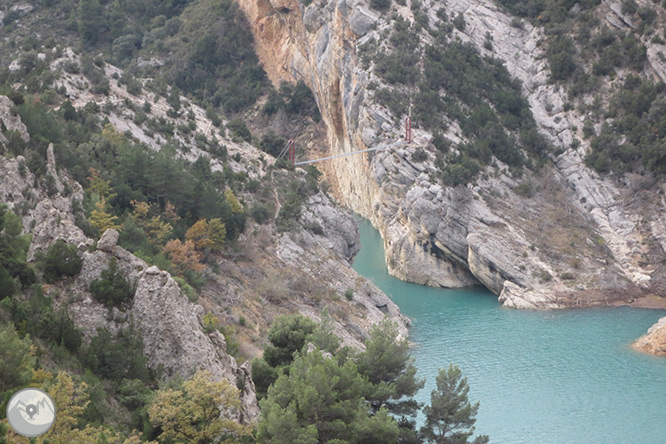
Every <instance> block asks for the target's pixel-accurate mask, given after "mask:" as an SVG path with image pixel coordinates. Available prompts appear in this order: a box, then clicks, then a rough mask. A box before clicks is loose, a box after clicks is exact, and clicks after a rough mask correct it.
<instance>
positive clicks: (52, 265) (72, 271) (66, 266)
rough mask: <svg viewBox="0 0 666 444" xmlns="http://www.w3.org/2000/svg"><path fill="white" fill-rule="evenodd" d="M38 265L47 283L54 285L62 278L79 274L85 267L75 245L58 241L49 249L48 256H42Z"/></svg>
mask: <svg viewBox="0 0 666 444" xmlns="http://www.w3.org/2000/svg"><path fill="white" fill-rule="evenodd" d="M38 263H39V264H40V267H41V270H42V273H43V274H44V279H45V280H46V282H49V283H53V282H55V281H56V280H57V279H59V278H60V277H63V276H64V277H71V276H76V275H77V274H79V272H80V271H81V267H82V266H83V259H81V257H80V256H79V254H78V252H77V250H76V247H75V246H74V245H69V244H67V243H66V242H65V241H63V240H62V239H58V240H57V241H55V242H54V243H53V244H52V245H51V246H50V247H49V248H48V250H47V251H46V255H43V254H42V255H40V257H39V258H38Z"/></svg>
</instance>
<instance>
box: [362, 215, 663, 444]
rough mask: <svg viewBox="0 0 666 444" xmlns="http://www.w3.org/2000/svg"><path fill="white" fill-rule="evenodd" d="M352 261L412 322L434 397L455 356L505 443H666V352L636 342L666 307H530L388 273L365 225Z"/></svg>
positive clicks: (423, 396) (481, 426)
mask: <svg viewBox="0 0 666 444" xmlns="http://www.w3.org/2000/svg"><path fill="white" fill-rule="evenodd" d="M361 242H362V248H361V252H360V253H359V254H358V256H357V257H356V259H355V261H354V268H355V269H356V270H357V271H358V272H359V273H360V274H362V275H363V276H365V277H367V278H369V279H370V280H372V282H374V283H375V284H376V285H377V286H378V287H379V288H381V289H382V290H383V291H384V292H386V294H388V295H389V296H390V297H391V298H392V299H393V301H395V303H397V304H398V305H399V306H400V309H401V310H402V312H403V313H404V314H406V315H407V316H409V317H410V318H411V320H412V328H411V331H410V340H411V341H412V342H413V343H414V349H413V352H412V353H413V356H414V357H415V358H416V366H417V367H418V369H419V374H420V376H421V377H425V378H426V379H427V380H426V385H425V388H424V389H423V390H421V392H419V394H418V399H419V401H420V402H424V401H429V398H430V392H431V391H432V390H433V389H434V387H435V377H436V375H437V369H438V368H440V367H448V365H449V363H455V364H456V365H458V366H459V367H461V369H462V371H463V373H464V375H466V376H467V378H468V381H469V384H470V386H471V389H470V399H472V400H474V401H480V402H481V407H480V409H479V414H478V421H477V424H476V425H477V427H476V429H477V432H478V433H485V434H488V435H489V436H490V441H491V443H505V444H519V443H525V444H634V443H635V444H662V443H666V359H664V358H657V357H653V356H647V355H644V354H641V353H638V352H635V351H633V350H632V349H631V348H630V347H629V345H630V344H631V342H632V341H633V340H634V339H635V338H637V337H639V336H640V335H641V334H643V333H644V332H645V331H646V330H647V328H648V327H649V326H650V325H652V324H653V323H654V322H655V321H656V320H657V319H659V318H660V317H662V316H664V315H666V312H665V311H651V310H640V309H631V308H616V309H589V310H567V311H556V312H525V311H517V310H509V309H503V308H501V307H500V305H499V304H498V303H497V298H496V297H495V296H494V295H493V294H491V293H489V292H488V291H486V290H481V289H477V290H462V291H461V290H443V289H433V288H427V287H422V286H419V285H414V284H409V283H406V282H402V281H400V280H398V279H396V278H394V277H391V276H389V275H388V273H387V271H386V267H385V265H384V250H383V247H382V242H381V238H380V236H379V233H378V232H377V231H376V230H375V229H374V228H373V227H372V225H370V223H369V222H367V221H365V220H364V221H362V222H361Z"/></svg>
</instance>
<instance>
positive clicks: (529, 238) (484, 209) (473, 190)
mask: <svg viewBox="0 0 666 444" xmlns="http://www.w3.org/2000/svg"><path fill="white" fill-rule="evenodd" d="M239 4H240V5H241V7H242V8H243V9H244V10H245V12H246V14H247V16H248V18H249V21H250V24H251V26H252V30H253V33H254V35H255V38H256V42H257V51H258V54H259V56H260V58H261V60H262V63H263V64H264V66H265V68H266V70H267V71H268V73H269V77H270V78H271V79H272V80H273V82H276V83H277V82H278V81H280V80H295V79H303V80H305V81H306V83H308V85H309V86H310V87H311V88H312V90H313V92H314V93H315V96H316V98H317V102H318V104H319V107H320V109H321V112H322V116H323V118H324V120H325V122H326V124H327V127H328V138H329V149H330V152H331V153H332V154H337V153H343V152H349V151H352V150H354V149H359V148H364V147H366V146H377V145H380V144H382V143H386V142H388V141H394V140H398V139H399V138H400V134H401V133H402V128H398V127H396V126H395V125H394V124H393V123H391V118H390V116H389V115H388V112H387V111H386V110H385V109H383V108H382V107H380V106H379V105H377V103H375V102H374V100H373V99H372V96H371V95H372V93H370V92H369V89H368V88H367V86H368V84H369V82H370V81H375V82H378V83H380V84H381V79H379V78H378V77H377V76H376V75H374V73H372V72H367V71H365V70H364V69H363V68H362V66H361V63H360V61H359V58H358V57H357V54H356V48H357V47H358V46H359V45H360V44H361V43H363V42H365V41H366V40H367V39H368V38H370V37H373V38H375V39H380V40H381V38H382V37H381V32H382V31H383V30H385V29H386V28H387V26H388V24H387V17H386V16H381V15H379V14H378V13H376V12H374V11H371V10H369V9H368V5H367V3H366V2H364V1H354V0H349V1H340V2H328V3H315V2H313V3H311V4H310V5H308V6H303V5H302V4H301V3H300V2H297V1H290V0H274V1H260V2H251V1H249V0H239ZM443 6H446V8H447V12H448V13H449V14H451V13H458V12H464V14H465V21H466V22H467V26H466V27H465V31H464V32H460V31H454V32H455V34H456V36H457V37H459V38H460V39H462V40H463V41H469V42H472V43H473V44H474V45H476V46H477V47H478V48H479V50H480V51H481V52H482V53H483V54H490V53H492V55H494V56H495V57H500V58H502V59H503V60H504V61H505V62H506V66H507V69H508V70H509V71H510V72H511V74H512V75H513V76H515V77H517V78H518V79H520V80H521V81H522V82H523V88H524V93H525V95H526V96H527V98H528V100H529V103H530V105H531V107H532V110H533V113H534V117H535V119H536V121H537V124H538V125H539V127H540V129H541V131H542V132H543V133H544V134H546V135H548V136H549V137H550V139H551V140H552V141H553V142H554V143H555V144H556V145H559V146H561V147H563V148H564V152H563V153H562V154H561V155H560V156H559V157H557V158H556V159H554V167H552V168H550V169H548V170H547V171H546V173H545V174H543V173H541V175H540V176H539V177H534V176H532V175H529V174H528V179H527V180H528V181H529V182H531V183H533V184H534V187H535V189H536V193H535V195H534V196H533V197H529V198H528V197H521V196H518V195H516V194H515V192H514V191H513V190H514V188H516V186H517V185H518V182H517V181H516V180H514V179H512V178H511V177H510V175H509V174H507V170H506V168H503V167H501V168H503V171H504V174H502V175H500V176H499V177H489V178H483V179H480V180H478V181H477V183H476V184H475V185H469V186H467V187H466V188H465V187H457V188H455V189H451V188H444V187H442V186H441V185H440V184H439V183H437V182H435V181H433V179H432V178H431V174H429V173H432V172H433V171H434V168H435V167H434V165H433V162H432V161H433V160H434V159H433V156H432V155H429V157H430V158H429V159H428V160H427V161H426V162H423V163H415V162H413V161H411V160H410V156H409V152H408V150H407V149H389V150H384V151H379V152H376V153H373V154H372V155H367V156H366V155H356V156H349V157H344V158H340V159H335V160H332V161H330V163H329V164H328V165H325V166H323V168H324V170H325V172H326V174H327V175H328V177H329V178H330V179H331V181H332V182H334V183H335V186H336V188H337V191H338V192H339V194H340V195H341V196H342V199H343V200H344V202H345V203H346V204H347V205H348V206H349V207H351V208H352V209H354V211H356V212H358V213H360V214H362V215H363V216H365V217H367V218H369V219H370V220H371V221H372V223H373V224H374V225H375V226H376V227H377V228H378V229H379V230H380V232H381V234H382V238H383V239H384V244H385V249H386V253H387V265H388V268H389V271H390V272H391V273H392V274H394V275H396V276H398V277H400V278H403V279H406V280H410V281H414V282H417V283H423V284H427V285H434V286H445V287H460V286H469V285H473V284H475V283H479V282H480V283H482V284H483V285H485V286H486V287H488V288H489V289H490V290H492V291H493V292H495V293H496V294H498V295H500V300H501V301H503V302H504V304H505V305H507V306H512V307H517V308H555V307H565V306H579V305H603V304H607V303H609V302H610V301H612V300H614V299H626V298H633V297H635V296H636V295H639V294H643V293H647V292H653V293H657V294H659V288H658V287H657V286H655V285H654V284H653V283H654V282H655V279H654V278H655V277H657V275H659V273H661V272H660V271H659V266H658V263H657V262H655V261H653V260H648V259H646V258H648V257H650V256H651V255H652V256H654V255H658V254H659V251H656V250H655V251H652V250H653V249H654V248H657V249H658V250H660V251H661V254H663V251H664V245H663V240H664V230H666V227H665V226H664V225H663V223H662V224H660V223H659V220H664V217H665V216H666V215H665V214H664V212H665V210H664V208H666V206H665V205H664V198H663V194H664V187H663V186H662V187H661V194H656V193H654V190H651V192H648V191H646V189H643V190H641V179H640V178H636V177H629V178H628V179H627V183H626V184H625V185H626V186H620V185H619V184H617V183H615V182H612V181H611V180H607V179H604V178H600V177H599V176H598V175H597V174H596V173H595V172H593V171H591V170H589V169H588V168H587V167H586V166H585V165H584V162H583V159H584V156H585V153H586V152H587V150H588V149H589V146H588V145H587V142H583V143H581V144H580V145H579V146H578V147H573V145H571V143H572V141H573V139H574V137H578V138H579V139H582V136H581V134H579V132H580V128H582V126H583V122H584V120H585V118H586V116H584V115H580V114H578V113H577V112H576V111H574V110H571V111H564V103H565V102H566V96H565V93H564V91H562V90H558V89H557V88H556V87H555V85H552V84H549V83H548V82H547V78H548V75H549V71H548V67H547V64H546V61H545V59H544V57H543V55H544V54H543V50H542V48H541V47H540V46H539V42H538V40H539V39H540V38H542V35H541V32H540V30H539V29H538V28H534V27H532V26H530V25H529V24H524V25H523V27H522V28H516V27H512V26H511V21H512V17H510V16H508V15H506V14H504V13H503V12H501V11H500V10H499V9H498V8H497V6H496V5H495V4H494V3H492V2H490V1H485V0H473V1H471V2H469V1H465V2H463V1H459V0H454V1H453V2H447V3H446V5H445V4H444V3H443V2H439V1H425V2H424V3H423V7H424V9H425V10H426V11H428V14H430V15H434V14H435V11H436V10H437V9H439V8H440V7H443ZM397 11H398V13H399V14H400V15H402V16H403V17H405V18H407V19H408V20H413V16H412V14H411V11H410V10H409V7H407V6H406V7H398V8H397ZM602 12H603V10H600V14H601V13H602ZM609 17H610V16H609ZM601 18H602V19H606V18H605V17H601ZM608 20H612V18H609V19H608ZM622 26H624V25H622ZM486 32H488V33H490V35H491V36H492V37H493V45H492V50H491V51H489V50H488V49H484V48H483V42H484V40H485V34H486ZM652 67H653V69H656V70H658V69H659V67H658V65H657V64H656V63H653V64H652ZM452 127H453V128H451V129H450V132H449V133H448V134H447V137H449V138H450V139H451V140H453V141H456V140H457V136H456V132H457V131H456V128H455V125H452ZM430 139H431V135H430V134H429V133H427V132H425V131H422V130H415V131H414V140H415V145H417V146H418V145H426V144H427V143H428V142H429V140H430ZM648 188H649V187H648ZM598 290H601V291H598Z"/></svg>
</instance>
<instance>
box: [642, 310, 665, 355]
mask: <svg viewBox="0 0 666 444" xmlns="http://www.w3.org/2000/svg"><path fill="white" fill-rule="evenodd" d="M634 348H636V349H638V350H641V351H644V352H646V353H651V354H653V355H660V356H666V317H663V318H661V319H659V321H658V322H657V323H656V324H654V325H653V326H652V327H650V329H649V330H648V331H647V334H645V335H644V336H641V337H640V338H638V340H636V342H634Z"/></svg>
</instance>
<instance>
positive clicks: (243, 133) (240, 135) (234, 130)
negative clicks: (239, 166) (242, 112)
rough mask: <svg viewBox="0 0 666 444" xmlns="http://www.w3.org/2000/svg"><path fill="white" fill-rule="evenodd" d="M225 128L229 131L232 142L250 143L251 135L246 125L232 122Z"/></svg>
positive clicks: (239, 121) (236, 121)
mask: <svg viewBox="0 0 666 444" xmlns="http://www.w3.org/2000/svg"><path fill="white" fill-rule="evenodd" d="M227 128H228V129H229V131H231V134H232V138H233V139H234V142H239V141H241V140H245V141H246V142H251V141H252V133H250V130H249V129H248V127H247V125H246V124H245V122H243V121H242V120H240V119H235V120H232V121H231V122H229V123H228V124H227Z"/></svg>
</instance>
